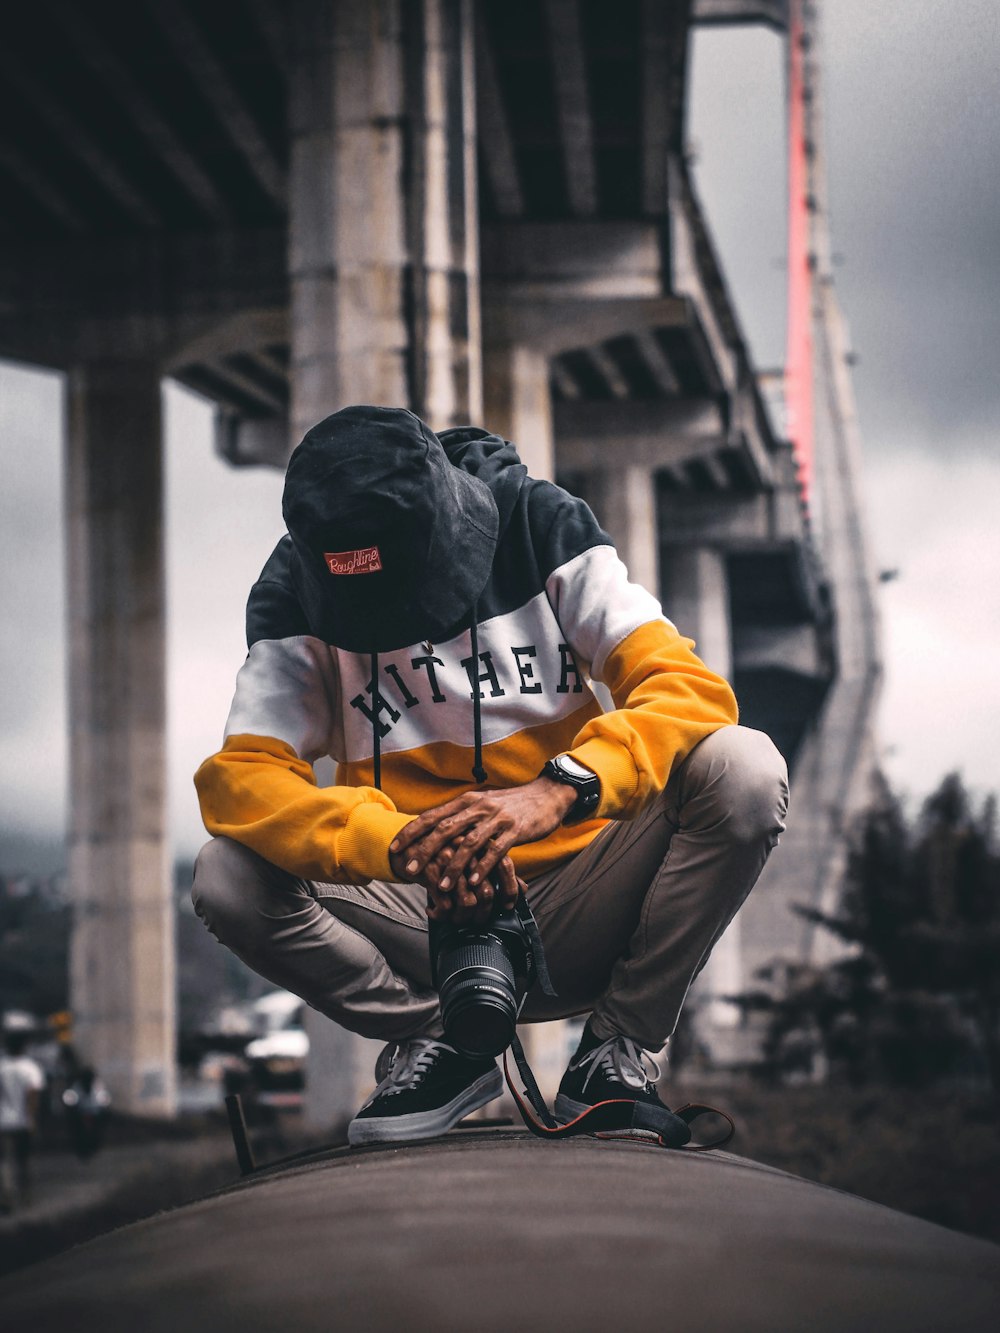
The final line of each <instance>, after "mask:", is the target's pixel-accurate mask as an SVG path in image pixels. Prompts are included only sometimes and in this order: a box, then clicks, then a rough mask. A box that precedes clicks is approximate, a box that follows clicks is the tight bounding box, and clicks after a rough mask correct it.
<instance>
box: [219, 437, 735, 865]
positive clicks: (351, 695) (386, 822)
mask: <svg viewBox="0 0 1000 1333" xmlns="http://www.w3.org/2000/svg"><path fill="white" fill-rule="evenodd" d="M439 438H440V442H441V444H442V445H443V447H444V450H445V452H446V454H447V457H448V459H449V461H450V463H451V465H452V466H454V467H456V468H458V469H461V470H462V471H464V472H466V473H468V474H469V475H470V476H472V477H474V478H476V479H478V481H479V482H481V483H484V484H485V486H486V487H488V488H489V491H490V493H491V494H492V496H493V499H494V501H495V503H496V509H497V512H498V515H499V527H498V532H497V537H496V548H495V552H494V555H493V561H492V566H491V568H490V570H489V574H488V577H487V579H486V583H485V586H484V587H483V588H482V590H481V591H480V593H479V596H478V600H477V601H476V604H475V608H474V612H473V613H472V614H471V615H470V616H467V617H466V618H465V619H466V626H465V627H464V628H455V627H451V628H450V629H449V630H445V631H443V633H444V635H445V637H444V638H443V639H442V641H440V642H438V641H435V640H432V639H424V640H419V641H417V642H414V643H412V644H409V645H407V646H406V647H403V648H398V649H395V650H393V651H388V652H382V653H379V654H377V655H376V654H374V653H368V652H355V651H350V650H347V649H344V648H340V647H337V646H335V645H334V644H332V643H330V642H329V638H330V637H331V636H330V633H329V628H328V626H327V624H326V623H325V621H324V615H323V611H322V607H321V606H320V604H319V601H318V600H317V598H316V597H315V596H311V595H310V591H309V588H308V586H307V581H304V580H303V577H302V570H301V565H300V562H299V560H298V559H297V553H296V547H295V545H294V543H293V541H292V538H291V537H289V536H285V537H284V538H282V540H281V541H280V542H279V543H278V545H277V547H276V548H275V550H274V552H273V553H272V555H271V557H270V559H269V560H268V561H267V564H266V565H265V566H264V569H263V571H262V573H261V575H260V578H259V579H258V580H257V582H256V583H255V584H254V587H253V589H252V591H251V594H250V598H249V602H248V606H247V643H248V649H249V651H248V655H247V658H246V661H245V663H244V665H243V667H242V669H241V670H240V672H239V675H238V677H237V682H236V692H235V697H234V699H233V704H232V708H231V710H230V713H229V718H228V720H227V723H226V728H225V737H224V744H223V747H222V749H221V750H220V751H219V752H218V753H217V754H214V755H212V756H211V757H210V758H208V759H207V760H206V761H205V762H204V763H203V764H202V766H201V767H200V768H199V770H198V772H197V774H196V775H195V785H196V787H197V791H198V796H199V800H200V803H201V810H202V815H203V818H204V821H205V826H206V828H207V829H208V831H209V832H210V833H211V834H213V835H215V836H222V837H228V838H233V839H235V840H236V841H237V842H240V843H242V844H244V845H245V846H247V847H250V848H251V849H253V850H254V851H256V852H258V853H259V854H260V855H261V856H263V857H265V858H266V859H267V860H269V861H271V862H273V863H274V864H275V865H278V866H280V867H282V868H283V869H285V870H287V871H290V872H291V873H292V874H295V875H299V876H302V877H303V878H306V879H312V880H317V881H320V882H329V883H350V884H364V883H367V882H368V881H369V880H372V879H388V880H391V879H392V878H393V873H392V870H391V868H390V865H389V853H388V848H389V843H390V842H391V841H392V839H393V838H394V837H395V835H396V834H397V833H398V832H399V830H400V829H401V828H402V827H404V826H405V825H406V824H407V823H408V822H409V821H410V820H411V819H412V818H414V817H415V816H417V815H419V814H421V813H423V812H424V811H425V810H428V809H430V808H432V807H434V806H438V805H442V804H444V803H445V802H446V801H449V800H451V799H452V798H454V797H456V796H459V795H461V794H462V793H463V792H465V791H468V790H469V789H470V788H473V787H476V786H477V785H478V786H482V787H484V788H486V789H489V788H506V787H514V786H520V785H523V784H525V783H528V782H530V781H532V780H533V779H534V778H536V777H537V776H538V774H539V773H540V771H541V769H542V766H543V765H544V763H545V762H546V760H548V759H550V758H552V756H553V755H556V754H560V753H569V754H571V755H572V756H573V757H574V758H575V759H576V760H578V761H579V762H580V763H582V764H584V765H585V766H586V767H587V768H589V769H591V770H592V771H593V772H594V773H596V774H597V776H598V778H599V779H600V783H601V803H600V806H599V808H598V811H597V815H596V817H595V818H593V819H590V820H587V821H585V822H581V823H578V824H573V825H570V826H561V827H559V828H558V829H556V830H555V831H554V832H553V833H551V834H550V835H549V836H548V837H546V838H544V839H542V840H540V841H538V842H535V843H530V844H525V845H523V846H521V847H517V848H515V849H514V850H513V852H512V853H511V856H512V859H513V861H514V864H515V866H516V868H517V870H518V873H519V874H520V875H522V876H523V877H524V878H525V879H528V880H530V879H532V878H534V877H537V876H538V875H540V874H543V873H545V872H546V871H548V870H550V869H552V868H553V867H555V866H557V865H559V864H560V863H561V862H563V861H565V860H567V859H569V858H570V857H572V856H575V855H576V854H577V853H579V852H580V851H582V850H583V849H584V848H585V847H586V846H587V845H588V844H589V843H590V841H591V840H592V839H593V838H594V837H595V836H596V835H597V834H598V833H599V832H600V830H601V829H602V828H603V827H604V825H605V824H606V822H607V821H608V820H609V819H629V818H632V817H633V816H635V815H636V814H638V813H639V811H640V810H642V809H643V807H644V806H645V805H646V804H647V803H648V801H649V800H650V799H652V798H653V797H654V796H655V795H656V794H657V793H658V792H660V791H662V789H663V787H664V786H665V785H666V783H667V781H668V779H669V777H670V775H671V773H672V772H673V771H674V769H675V768H676V767H677V765H678V764H680V763H681V762H682V761H683V760H684V758H685V757H686V756H687V755H688V754H689V753H690V751H691V750H692V749H693V748H694V746H695V745H697V744H698V742H699V741H701V740H703V739H704V738H705V737H706V736H708V735H709V734H710V733H711V732H713V731H716V730H718V729H719V728H720V727H723V726H727V725H729V724H732V723H734V722H735V721H736V718H737V710H736V702H735V699H734V697H733V693H732V690H731V689H730V687H729V685H728V684H727V683H726V682H725V681H724V680H723V679H722V678H721V677H720V676H718V675H716V674H715V673H714V672H711V671H709V670H708V668H707V667H706V666H705V665H704V663H703V662H701V661H700V659H699V658H698V657H697V656H696V655H695V653H694V645H693V643H692V642H691V640H690V639H686V638H683V637H682V636H681V635H680V634H679V633H678V631H677V629H676V627H675V626H674V625H673V624H672V623H671V622H670V621H669V620H667V619H666V618H665V616H664V615H663V613H662V611H661V608H660V606H659V603H658V602H657V601H656V599H655V598H654V597H653V596H651V594H650V593H648V592H647V591H646V590H645V589H644V588H641V587H639V586H637V585H636V584H634V583H630V582H629V579H628V574H627V571H626V569H625V566H624V565H623V564H622V562H621V561H620V560H619V558H618V556H617V553H616V551H615V549H614V546H613V544H612V542H611V539H610V538H609V537H608V535H607V533H605V532H604V531H602V529H601V528H600V526H599V524H598V523H597V521H596V519H595V518H594V515H593V514H592V513H591V511H590V509H589V508H588V507H587V505H586V504H584V503H583V501H581V500H579V499H577V498H575V497H574V496H572V495H570V494H569V493H567V492H566V491H564V490H562V489H561V488H560V487H558V486H555V485H553V484H552V483H550V482H546V481H538V480H535V479H533V478H530V477H528V475H527V473H526V471H525V468H524V466H523V464H521V463H520V461H519V459H518V457H517V453H516V451H515V449H514V447H513V445H511V444H509V443H508V442H506V441H504V440H502V439H500V438H499V437H497V436H495V435H490V434H488V433H487V432H486V431H483V430H478V429H476V428H473V427H463V428H460V429H457V430H449V431H444V432H442V433H441V435H440V437H439ZM592 681H599V682H601V683H602V684H603V685H605V686H606V687H607V689H608V691H609V692H610V695H611V698H612V699H613V701H614V709H613V710H612V711H608V712H605V711H604V710H603V709H602V707H601V704H600V703H599V702H598V699H597V697H596V695H595V694H594V692H593V690H592V689H591V682H592ZM327 755H328V756H330V757H332V759H333V760H334V762H335V764H336V777H335V783H334V785H333V786H331V787H325V788H320V787H318V786H317V784H316V778H315V775H314V772H313V767H312V766H313V764H314V763H315V762H316V761H317V760H318V759H320V758H321V757H323V756H327ZM480 756H481V762H482V770H485V780H484V781H482V782H478V783H477V781H476V780H475V779H474V777H473V770H474V768H476V767H477V758H478V757H480ZM482 770H480V776H482Z"/></svg>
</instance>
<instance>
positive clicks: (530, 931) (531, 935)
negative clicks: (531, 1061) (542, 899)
mask: <svg viewBox="0 0 1000 1333" xmlns="http://www.w3.org/2000/svg"><path fill="white" fill-rule="evenodd" d="M514 911H515V913H516V914H517V919H518V920H519V921H520V923H521V926H522V928H523V930H524V934H525V936H526V938H527V941H528V947H529V948H530V949H531V959H532V962H533V963H534V965H535V980H536V982H537V983H538V985H539V986H540V987H541V988H542V993H543V994H544V995H551V996H552V997H553V998H554V999H555V998H557V991H556V989H555V987H554V986H553V985H552V978H551V976H549V965H548V963H547V962H546V961H545V949H544V947H543V946H542V936H541V932H540V931H539V929H538V922H537V921H536V920H535V917H534V913H533V912H532V910H531V908H530V907H529V906H528V900H527V898H526V897H525V895H524V890H523V889H521V890H520V892H519V893H518V895H517V903H516V904H515V906H514ZM522 1004H523V1000H522ZM516 1040H517V1039H516V1037H515V1041H516ZM522 1054H523V1052H522ZM528 1073H529V1075H530V1074H531V1070H530V1069H529V1070H528Z"/></svg>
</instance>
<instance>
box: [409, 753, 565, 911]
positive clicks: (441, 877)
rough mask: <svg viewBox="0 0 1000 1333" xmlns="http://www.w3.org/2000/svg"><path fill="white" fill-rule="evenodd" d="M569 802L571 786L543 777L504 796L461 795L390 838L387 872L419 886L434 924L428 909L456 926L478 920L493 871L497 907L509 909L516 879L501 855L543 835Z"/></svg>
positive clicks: (489, 896)
mask: <svg viewBox="0 0 1000 1333" xmlns="http://www.w3.org/2000/svg"><path fill="white" fill-rule="evenodd" d="M575 800H576V793H575V791H574V790H573V788H572V787H570V786H568V785H567V784H566V783H563V782H554V781H553V780H552V779H551V778H547V777H539V778H535V780H534V781H533V782H529V783H527V784H526V785H525V786H523V787H510V788H507V789H506V790H503V791H470V792H466V793H465V794H464V795H462V796H457V797H456V798H455V799H454V800H453V801H448V802H447V804H445V805H439V806H435V807H434V809H432V810H426V811H425V812H424V813H423V814H422V815H420V816H419V817H418V818H417V819H414V820H413V821H412V822H411V823H409V824H407V825H406V827H405V828H404V829H402V830H401V831H400V832H399V833H398V834H397V835H396V837H395V838H394V839H393V841H392V842H391V843H390V845H389V854H390V862H391V864H392V866H393V873H397V872H399V871H401V872H402V873H401V874H400V878H401V879H404V880H413V881H417V882H419V883H421V884H424V885H425V887H426V888H427V890H428V895H429V904H428V913H427V914H428V916H429V917H430V918H431V920H436V919H438V916H436V915H434V914H433V909H438V911H439V913H440V915H441V916H448V915H451V917H452V919H453V920H455V921H457V922H462V921H467V920H475V921H481V920H485V919H486V918H487V917H488V916H489V912H490V909H491V908H492V901H493V889H492V885H491V883H490V875H491V874H492V872H493V871H494V870H495V869H497V887H498V890H499V892H500V893H501V895H502V897H503V904H504V906H505V907H512V906H513V905H514V903H515V902H516V900H517V891H518V881H517V876H516V875H515V873H514V867H513V864H512V863H511V860H510V857H509V856H508V855H507V853H508V852H509V851H510V850H511V848H513V847H519V846H521V844H522V843H526V842H537V841H538V840H539V839H540V838H545V837H547V836H548V835H549V834H550V833H551V832H552V831H553V829H556V828H558V827H559V825H560V824H561V823H562V820H563V817H564V816H565V814H566V813H567V811H568V810H569V809H570V807H571V806H572V805H573V803H574V801H575ZM452 894H454V895H455V896H454V900H453V903H454V905H453V907H452V897H451V895H452Z"/></svg>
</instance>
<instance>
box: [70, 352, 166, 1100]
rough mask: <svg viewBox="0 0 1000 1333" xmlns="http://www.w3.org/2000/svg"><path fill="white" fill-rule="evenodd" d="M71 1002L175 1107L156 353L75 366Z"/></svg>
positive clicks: (100, 1050) (85, 1041)
mask: <svg viewBox="0 0 1000 1333" xmlns="http://www.w3.org/2000/svg"><path fill="white" fill-rule="evenodd" d="M68 388H69V410H68V414H67V438H66V473H65V475H66V518H67V559H68V579H67V585H68V586H67V594H68V595H67V602H68V614H69V659H70V661H69V682H70V685H69V693H70V839H69V874H70V888H71V892H72V897H73V905H74V930H73V942H72V951H71V963H70V1003H71V1005H72V1009H73V1013H74V1019H75V1024H74V1041H75V1043H76V1045H77V1047H78V1049H79V1052H80V1055H81V1057H82V1058H83V1059H84V1060H86V1061H87V1062H88V1063H91V1064H93V1065H94V1066H95V1067H96V1068H97V1069H98V1071H99V1072H100V1074H101V1075H102V1077H103V1078H104V1079H105V1080H106V1082H107V1083H108V1086H109V1088H110V1090H111V1094H112V1096H113V1098H114V1101H115V1105H116V1106H117V1107H118V1108H119V1109H121V1110H123V1111H130V1112H133V1113H137V1114H149V1115H170V1114H172V1113H173V1111H174V1109H175V1068H174V1045H175V1043H174V1026H175V1019H174V1003H175V1000H174V930H173V903H172V893H171V876H170V868H169V860H168V852H167V841H166V832H165V804H164V803H165V787H166V764H165V743H164V722H165V597H164V558H163V452H162V439H161V412H160V381H159V374H158V370H157V367H156V366H155V365H154V364H153V363H152V362H135V361H102V362H94V363H88V364H86V365H82V366H78V367H76V368H75V369H74V370H73V371H71V373H70V376H69V385H68Z"/></svg>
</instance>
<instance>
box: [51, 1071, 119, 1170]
mask: <svg viewBox="0 0 1000 1333" xmlns="http://www.w3.org/2000/svg"><path fill="white" fill-rule="evenodd" d="M62 1102H63V1106H64V1107H65V1109H66V1124H67V1126H68V1128H69V1133H70V1139H71V1141H72V1143H73V1149H74V1151H75V1152H76V1155H77V1157H79V1158H80V1159H81V1160H84V1161H85V1160H86V1159H87V1158H88V1157H93V1155H94V1153H95V1152H97V1150H98V1148H100V1146H101V1144H102V1143H103V1142H104V1134H105V1130H106V1127H107V1122H108V1113H109V1111H110V1108H111V1094H110V1093H109V1092H108V1090H107V1088H106V1087H105V1086H104V1084H103V1082H102V1081H101V1080H100V1079H99V1078H98V1077H97V1075H96V1074H95V1073H94V1071H93V1069H90V1068H88V1067H86V1066H84V1068H82V1069H80V1070H79V1071H78V1072H77V1075H76V1077H75V1078H74V1079H73V1081H72V1083H70V1085H69V1087H68V1088H67V1089H66V1091H65V1092H64V1093H63V1095H62Z"/></svg>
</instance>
